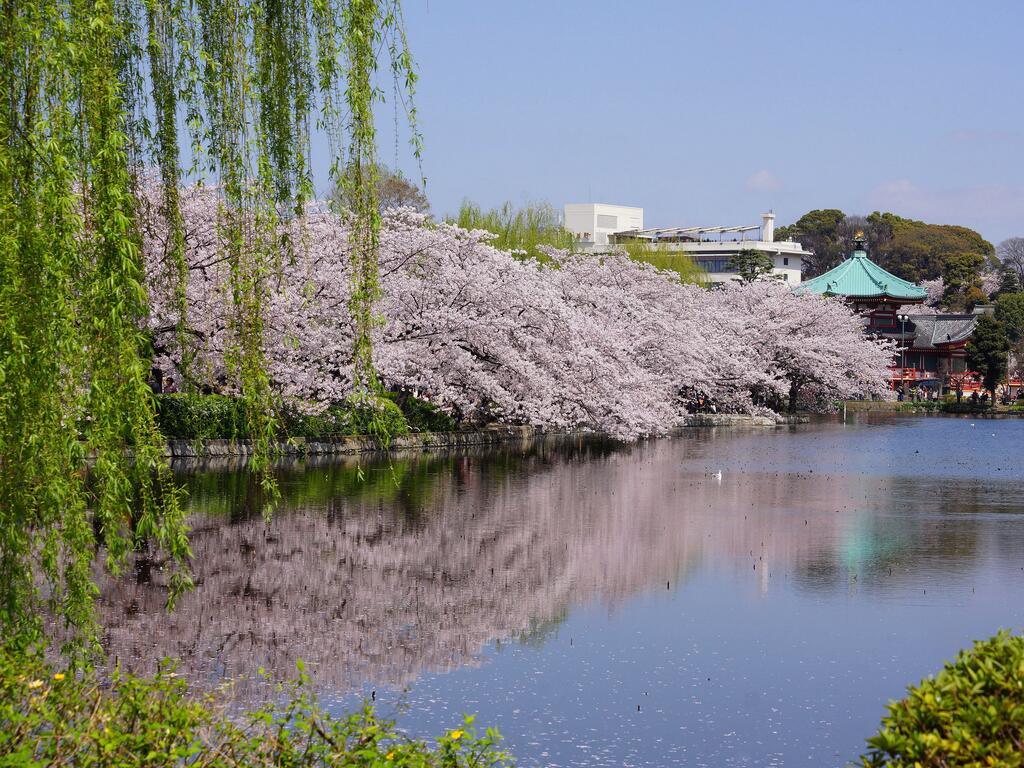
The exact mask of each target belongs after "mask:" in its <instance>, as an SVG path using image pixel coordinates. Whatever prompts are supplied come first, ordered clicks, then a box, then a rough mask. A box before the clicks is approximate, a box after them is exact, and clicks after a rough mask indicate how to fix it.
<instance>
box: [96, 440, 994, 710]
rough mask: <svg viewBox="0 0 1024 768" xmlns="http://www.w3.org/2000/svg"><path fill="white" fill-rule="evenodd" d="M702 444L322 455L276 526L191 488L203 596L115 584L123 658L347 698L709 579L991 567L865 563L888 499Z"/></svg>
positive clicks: (114, 621) (298, 475) (239, 501)
mask: <svg viewBox="0 0 1024 768" xmlns="http://www.w3.org/2000/svg"><path fill="white" fill-rule="evenodd" d="M701 445H702V441H701V440H692V439H683V440H662V441H658V442H654V443H648V444H640V445H636V446H632V447H626V448H619V449H612V448H610V447H609V446H607V445H602V444H599V443H589V442H577V443H572V442H570V443H568V444H565V443H563V444H560V445H557V446H555V445H540V446H531V447H522V446H521V447H518V448H516V449H508V450H504V451H493V450H491V451H490V452H486V453H484V452H480V453H473V452H459V453H450V454H444V455H438V456H418V457H415V458H413V459H409V460H395V461H394V462H393V465H392V466H391V467H388V466H387V465H365V464H364V466H363V467H362V474H363V479H362V480H360V479H359V470H358V469H357V468H356V465H355V464H354V463H351V462H350V461H349V460H345V459H339V458H334V459H331V460H312V459H311V460H309V461H307V462H303V463H296V464H295V465H294V466H292V467H287V466H286V467H282V469H281V472H280V480H281V488H282V491H283V494H284V499H283V503H282V506H281V508H280V509H279V510H278V511H277V512H276V513H275V515H274V517H273V519H272V520H270V521H269V522H265V521H264V519H263V517H262V513H261V509H262V507H261V500H260V499H259V498H258V493H257V490H256V488H257V486H256V485H255V484H252V483H250V482H249V481H248V480H247V478H246V475H245V473H244V472H238V471H234V472H216V471H203V472H198V471H197V472H191V473H186V474H184V478H185V484H186V486H187V487H188V489H189V491H190V494H191V496H190V499H191V504H192V505H193V509H194V510H196V512H195V514H194V517H193V521H192V522H193V526H194V530H193V536H192V549H193V552H194V555H195V562H194V573H195V578H196V589H195V591H194V593H192V594H189V595H186V596H185V597H184V598H183V599H182V600H181V602H180V604H179V606H178V608H177V610H176V611H175V612H174V613H173V614H171V615H167V614H166V613H165V612H163V610H162V603H163V599H164V593H163V590H162V589H161V588H160V585H159V584H158V583H157V582H158V581H159V569H152V568H140V569H139V572H138V578H137V579H135V580H127V579H122V580H120V581H109V580H108V581H106V582H105V583H104V587H103V598H102V610H103V613H104V623H105V627H106V636H105V637H106V646H107V648H108V650H109V651H110V653H111V654H112V656H116V657H117V658H118V659H119V660H121V661H122V662H123V663H126V664H127V665H129V666H134V667H142V668H146V667H149V666H151V665H152V664H154V663H155V660H156V659H159V658H160V657H162V656H165V655H170V656H176V657H181V658H182V659H183V667H184V670H185V671H186V672H187V673H189V674H190V676H192V677H195V678H198V679H218V678H220V677H222V676H236V675H240V674H247V673H248V674H251V673H253V672H254V671H255V670H256V669H257V668H258V667H264V668H266V669H268V670H270V671H272V672H273V673H274V674H275V675H287V674H289V673H290V672H291V671H293V670H294V665H295V661H296V660H297V659H300V658H301V659H303V660H304V661H306V662H307V664H308V665H309V666H310V667H311V669H312V671H313V673H314V678H315V679H316V680H317V681H318V682H319V683H321V684H323V685H325V686H328V687H331V688H334V689H336V690H347V689H349V688H351V687H353V686H356V685H359V684H361V683H363V682H367V681H374V682H378V683H390V684H395V685H399V684H402V683H405V682H408V681H410V680H411V679H413V678H415V677H416V676H417V675H418V674H420V673H421V672H424V671H427V670H445V669H450V668H453V667H454V666H457V665H461V664H466V663H474V661H475V660H477V659H478V658H479V656H480V653H481V651H482V650H483V648H484V647H485V646H486V645H487V644H488V643H489V642H491V641H492V640H495V639H520V640H526V641H529V640H530V639H537V640H539V639H541V638H543V636H544V635H545V633H549V632H551V631H554V630H555V629H557V626H558V624H559V622H560V621H562V620H563V618H564V617H565V616H566V615H567V613H568V611H569V609H570V608H571V607H572V606H573V605H578V604H580V603H585V602H587V601H591V600H600V601H602V602H604V603H605V604H606V605H608V606H609V610H614V609H615V606H616V605H618V604H619V603H621V602H623V601H624V600H626V599H628V598H629V597H631V596H633V595H636V594H637V593H639V592H642V591H644V590H665V589H666V587H669V588H675V586H676V582H677V581H678V580H680V579H685V578H687V575H688V574H692V573H694V572H695V571H697V570H698V568H705V569H717V570H722V569H724V570H726V571H729V572H731V573H732V574H733V575H734V577H735V578H739V579H741V583H748V584H750V586H751V588H753V589H754V590H755V591H762V592H766V591H770V590H771V589H772V585H773V580H786V579H793V580H794V581H796V582H797V583H798V584H801V585H802V586H804V587H808V586H810V587H813V588H830V589H831V588H835V586H836V585H837V584H838V583H839V582H841V581H842V580H843V579H844V578H846V576H844V575H842V574H843V571H842V569H843V568H846V569H847V570H849V569H850V568H861V569H863V570H865V571H867V572H872V573H875V575H878V573H880V569H882V568H883V567H885V563H886V560H885V559H884V558H886V557H896V556H901V557H904V560H906V556H907V555H908V553H909V556H910V557H913V556H914V555H913V553H914V552H915V551H917V550H920V551H923V552H925V553H931V554H934V552H935V549H936V547H938V548H941V547H942V546H946V547H948V548H951V549H952V550H957V548H959V550H957V551H960V552H961V554H962V555H963V557H964V558H969V557H970V556H971V555H972V554H973V552H974V549H973V544H971V541H972V539H971V538H970V536H967V539H966V540H967V542H968V543H967V544H966V545H965V544H964V541H965V539H964V538H960V539H959V542H960V543H959V544H953V543H951V542H949V541H947V542H945V543H944V542H943V541H942V533H941V531H940V532H938V533H935V532H934V531H930V530H929V531H926V530H925V529H923V528H920V527H918V528H914V527H913V526H911V527H910V528H904V529H901V530H900V531H899V532H898V533H899V535H895V534H896V533H897V531H896V530H895V528H893V527H890V528H889V529H887V530H886V531H885V536H886V537H888V539H890V540H895V541H897V542H899V543H898V544H897V545H896V546H897V548H898V549H899V552H896V553H895V554H894V553H892V552H890V553H886V554H884V557H882V558H881V559H880V558H879V557H878V556H876V555H873V554H871V553H868V554H866V555H865V557H864V561H863V562H862V563H860V564H857V563H853V564H852V565H851V564H850V563H849V562H848V561H846V560H844V558H848V556H849V550H850V547H851V546H852V544H851V537H854V536H857V535H861V534H863V531H861V530H860V528H858V526H857V517H856V515H855V514H854V513H853V512H852V511H850V505H851V504H852V503H853V502H851V500H852V499H856V500H857V503H861V502H860V499H861V498H865V499H869V500H871V499H873V500H874V501H873V502H871V503H877V504H880V505H882V504H884V503H885V493H887V492H888V491H886V490H884V489H883V490H881V491H870V490H868V491H865V487H864V486H863V485H855V484H856V482H857V481H855V480H853V479H851V478H846V477H842V476H839V477H835V476H833V477H831V478H828V479H826V478H823V477H821V476H815V475H813V474H807V475H804V474H799V473H780V474H775V475H770V474H767V473H757V472H751V473H744V472H740V471H737V472H731V473H730V472H726V473H725V474H724V477H721V478H716V477H714V476H713V475H708V474H706V473H705V471H704V468H703V466H702V462H701V453H700V451H701ZM222 469H223V468H222ZM899 492H900V493H901V494H902V493H905V492H906V489H899ZM865 494H867V495H865ZM872 494H873V495H872ZM200 510H202V511H200ZM893 525H894V526H895V525H898V524H896V523H894V524H893ZM922 525H923V523H922ZM922 532H923V533H922ZM919 534H920V535H924V543H922V542H921V538H920V535H919ZM868 535H869V538H870V536H871V531H868ZM933 536H937V537H938V538H937V540H936V541H932V540H931V538H930V537H933ZM878 538H879V537H878V536H875V537H874V538H873V539H871V540H872V541H875V540H876V539H878ZM853 543H854V544H855V543H856V542H855V541H854V542H853ZM876 543H877V542H876ZM965 546H966V549H964V547H965ZM929 556H931V555H929ZM823 569H824V571H825V572H824V573H822V571H823ZM872 569H874V570H873V571H872ZM816 573H818V576H815V574H816ZM836 574H840V575H839V576H837V575H836ZM819 576H820V577H821V578H819ZM774 583H778V582H777V581H776V582H774ZM878 584H879V586H878V588H885V584H884V580H878Z"/></svg>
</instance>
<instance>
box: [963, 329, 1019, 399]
mask: <svg viewBox="0 0 1024 768" xmlns="http://www.w3.org/2000/svg"><path fill="white" fill-rule="evenodd" d="M1009 351H1010V340H1009V339H1008V338H1007V336H1006V325H1005V324H1004V323H1002V322H1001V321H999V320H996V319H995V318H994V317H991V316H989V315H982V316H981V317H979V318H978V326H977V327H976V328H975V329H974V335H973V336H972V337H971V340H970V342H969V343H968V344H967V367H968V368H970V369H971V370H974V371H977V372H978V373H980V374H981V379H982V385H983V386H984V387H985V389H986V390H988V391H989V393H991V395H992V400H993V402H995V396H996V386H997V385H998V384H999V383H1000V382H1001V381H1003V379H1005V378H1006V372H1007V365H1008V361H1007V359H1006V353H1007V352H1009Z"/></svg>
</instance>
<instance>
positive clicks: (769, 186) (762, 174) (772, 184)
mask: <svg viewBox="0 0 1024 768" xmlns="http://www.w3.org/2000/svg"><path fill="white" fill-rule="evenodd" d="M744 186H745V187H746V188H747V190H748V191H750V192H766V191H771V190H775V189H779V188H781V187H782V182H780V181H779V179H778V177H777V176H776V175H775V174H774V173H772V172H771V171H769V170H767V169H761V170H760V171H758V172H757V173H755V174H754V175H752V176H751V177H750V178H748V179H747V183H746V184H745V185H744Z"/></svg>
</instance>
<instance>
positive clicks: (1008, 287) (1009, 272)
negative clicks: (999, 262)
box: [999, 263, 1021, 295]
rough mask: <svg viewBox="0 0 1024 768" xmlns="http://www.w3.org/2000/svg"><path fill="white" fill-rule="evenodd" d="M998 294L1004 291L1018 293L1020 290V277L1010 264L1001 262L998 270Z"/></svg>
mask: <svg viewBox="0 0 1024 768" xmlns="http://www.w3.org/2000/svg"><path fill="white" fill-rule="evenodd" d="M999 272H1000V274H999V295H1003V294H1005V293H1019V292H1020V290H1021V284H1020V277H1019V276H1018V275H1017V270H1016V269H1014V268H1013V266H1012V265H1009V264H1005V263H1004V264H1003V266H1002V268H1001V269H1000V270H999Z"/></svg>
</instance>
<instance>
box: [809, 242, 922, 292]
mask: <svg viewBox="0 0 1024 768" xmlns="http://www.w3.org/2000/svg"><path fill="white" fill-rule="evenodd" d="M800 290H801V291H813V292H814V293H823V294H825V295H826V296H842V297H844V298H846V299H848V300H849V301H851V303H857V304H861V303H863V304H865V305H866V306H865V309H869V308H871V307H874V306H877V305H878V304H881V303H886V304H895V305H896V306H899V305H901V304H920V303H922V302H923V301H924V300H925V299H926V298H927V297H928V293H927V291H925V289H924V288H921V287H920V286H917V285H914V283H911V282H908V281H906V280H904V279H903V278H900V277H896V275H894V274H892V273H891V272H887V271H885V270H884V269H882V268H881V267H880V266H878V265H877V264H875V262H873V261H872V260H871V259H869V258H868V253H867V251H866V250H865V249H864V235H863V233H861V232H858V233H857V237H856V239H855V240H854V251H853V255H852V256H851V257H850V258H848V259H847V260H846V261H844V262H843V263H842V264H840V265H839V266H838V267H835V268H834V269H830V270H829V271H828V272H826V273H825V274H823V275H819V276H818V277H815V278H813V279H812V280H808V281H806V282H804V283H803V284H802V285H801V286H800Z"/></svg>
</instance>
